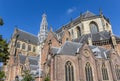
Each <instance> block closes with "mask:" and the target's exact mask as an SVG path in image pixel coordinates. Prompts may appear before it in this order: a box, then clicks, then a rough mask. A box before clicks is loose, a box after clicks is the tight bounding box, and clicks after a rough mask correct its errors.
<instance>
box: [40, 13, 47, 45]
mask: <svg viewBox="0 0 120 81" xmlns="http://www.w3.org/2000/svg"><path fill="white" fill-rule="evenodd" d="M46 17H47V16H46V14H45V13H44V14H43V15H42V22H41V24H40V32H39V33H38V39H39V42H40V43H43V42H44V40H45V39H46V37H47V35H48V23H47V18H46Z"/></svg>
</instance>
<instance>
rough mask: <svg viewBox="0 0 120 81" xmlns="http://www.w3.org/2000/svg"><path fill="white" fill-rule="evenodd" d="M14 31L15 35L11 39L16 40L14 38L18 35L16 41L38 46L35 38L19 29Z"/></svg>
mask: <svg viewBox="0 0 120 81" xmlns="http://www.w3.org/2000/svg"><path fill="white" fill-rule="evenodd" d="M15 31H16V34H15V35H14V36H13V38H16V36H17V35H18V40H21V41H23V42H26V43H30V44H34V45H37V44H38V37H37V36H35V35H33V34H31V33H28V32H25V31H23V30H20V29H15Z"/></svg>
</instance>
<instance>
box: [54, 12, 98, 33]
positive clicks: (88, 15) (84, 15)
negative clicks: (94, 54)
mask: <svg viewBox="0 0 120 81" xmlns="http://www.w3.org/2000/svg"><path fill="white" fill-rule="evenodd" d="M81 16H82V17H81ZM81 16H79V17H77V18H75V19H74V20H72V21H71V22H69V23H67V24H66V25H64V26H63V27H60V29H58V30H57V31H56V33H60V32H62V29H63V28H68V29H69V28H71V23H72V24H73V25H76V24H78V23H80V22H81V18H82V21H84V20H88V19H90V18H97V17H100V16H99V15H96V14H94V13H92V12H90V11H86V12H85V13H82V15H81Z"/></svg>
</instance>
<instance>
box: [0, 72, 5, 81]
mask: <svg viewBox="0 0 120 81" xmlns="http://www.w3.org/2000/svg"><path fill="white" fill-rule="evenodd" d="M4 78H5V73H4V71H0V81H3V79H4Z"/></svg>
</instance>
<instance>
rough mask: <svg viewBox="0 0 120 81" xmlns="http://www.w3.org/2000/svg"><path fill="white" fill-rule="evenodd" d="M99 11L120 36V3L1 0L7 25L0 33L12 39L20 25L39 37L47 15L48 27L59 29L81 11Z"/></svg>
mask: <svg viewBox="0 0 120 81" xmlns="http://www.w3.org/2000/svg"><path fill="white" fill-rule="evenodd" d="M99 8H102V10H103V13H104V15H105V16H106V17H108V18H109V19H110V21H111V24H112V28H113V32H114V33H115V34H117V35H120V28H119V27H120V0H0V17H2V18H3V20H4V23H5V24H4V26H2V27H0V34H2V35H3V38H4V39H7V40H9V39H10V37H11V35H12V33H13V31H14V28H15V26H17V27H18V28H20V29H22V30H24V31H27V32H30V33H33V34H35V35H37V34H38V32H39V29H40V28H39V27H40V22H41V16H42V14H43V13H44V12H45V13H46V14H47V20H48V25H49V27H48V28H50V26H52V27H53V29H54V30H57V29H58V28H60V27H61V26H62V25H64V24H66V23H67V22H69V21H70V19H71V18H73V19H74V18H76V17H77V16H79V15H80V13H81V12H85V11H87V10H89V11H91V12H93V13H95V14H99Z"/></svg>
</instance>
